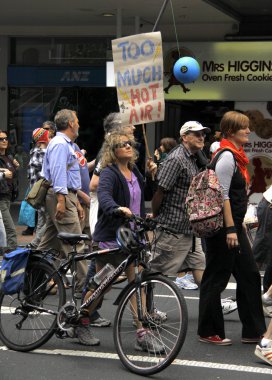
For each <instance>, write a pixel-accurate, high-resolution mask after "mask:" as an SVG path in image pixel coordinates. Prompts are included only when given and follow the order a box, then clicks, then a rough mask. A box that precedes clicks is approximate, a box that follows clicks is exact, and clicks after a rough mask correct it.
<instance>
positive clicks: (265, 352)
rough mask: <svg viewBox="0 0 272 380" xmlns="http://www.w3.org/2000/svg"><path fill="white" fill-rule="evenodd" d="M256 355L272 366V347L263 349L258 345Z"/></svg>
mask: <svg viewBox="0 0 272 380" xmlns="http://www.w3.org/2000/svg"><path fill="white" fill-rule="evenodd" d="M254 354H255V355H256V356H258V358H260V359H262V360H264V361H265V362H266V363H268V364H270V365H272V347H261V346H259V345H257V346H256V349H255V352H254Z"/></svg>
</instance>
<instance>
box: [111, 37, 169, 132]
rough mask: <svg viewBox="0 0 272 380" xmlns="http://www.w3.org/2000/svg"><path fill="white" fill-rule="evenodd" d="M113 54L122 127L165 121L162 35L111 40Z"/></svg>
mask: <svg viewBox="0 0 272 380" xmlns="http://www.w3.org/2000/svg"><path fill="white" fill-rule="evenodd" d="M112 54H113V60H114V74H115V85H116V88H117V95H118V103H119V108H120V113H121V118H122V125H133V124H143V123H151V122H154V121H159V120H164V93H163V58H162V40H161V33H160V32H154V33H143V34H137V35H132V36H128V37H123V38H118V39H116V40H113V41H112Z"/></svg>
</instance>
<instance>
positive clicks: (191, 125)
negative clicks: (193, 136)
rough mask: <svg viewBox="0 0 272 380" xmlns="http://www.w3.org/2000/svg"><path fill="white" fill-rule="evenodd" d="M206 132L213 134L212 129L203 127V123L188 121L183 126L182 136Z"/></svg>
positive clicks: (181, 129)
mask: <svg viewBox="0 0 272 380" xmlns="http://www.w3.org/2000/svg"><path fill="white" fill-rule="evenodd" d="M202 130H205V131H206V132H208V133H209V132H211V130H210V128H207V127H203V125H202V124H201V123H199V122H198V121H187V122H186V123H185V124H183V126H182V127H181V128H180V135H181V136H182V135H185V133H187V132H197V131H202Z"/></svg>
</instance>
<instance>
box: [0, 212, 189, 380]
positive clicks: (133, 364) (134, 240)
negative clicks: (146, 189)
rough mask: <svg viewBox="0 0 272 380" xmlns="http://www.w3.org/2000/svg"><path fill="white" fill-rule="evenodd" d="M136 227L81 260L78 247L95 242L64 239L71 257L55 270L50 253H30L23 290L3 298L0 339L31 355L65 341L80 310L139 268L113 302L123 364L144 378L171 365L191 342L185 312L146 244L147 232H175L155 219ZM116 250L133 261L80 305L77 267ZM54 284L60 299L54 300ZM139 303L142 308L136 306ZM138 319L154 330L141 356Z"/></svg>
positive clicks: (116, 340) (179, 295)
mask: <svg viewBox="0 0 272 380" xmlns="http://www.w3.org/2000/svg"><path fill="white" fill-rule="evenodd" d="M132 221H133V223H134V229H133V230H132V229H131V228H127V227H125V226H122V227H120V228H119V229H118V231H117V241H118V242H119V245H120V248H114V249H103V250H98V251H95V252H90V253H87V254H78V253H77V250H76V247H77V244H78V243H79V242H80V241H82V240H83V241H84V240H89V239H90V238H89V236H88V235H84V234H81V235H77V234H68V233H60V234H59V235H58V237H59V238H60V239H61V240H62V241H64V242H66V243H69V244H70V245H71V246H72V251H71V254H70V255H69V256H68V258H67V259H64V260H62V261H61V262H60V264H59V265H56V261H55V260H54V257H53V256H52V252H50V251H48V252H39V251H31V254H30V257H29V262H28V266H27V269H26V276H25V283H24V287H23V290H22V291H20V292H19V293H17V294H15V295H12V296H7V295H4V294H3V293H0V339H1V340H2V341H3V343H4V344H5V345H6V346H7V347H8V348H10V349H12V350H16V351H24V352H27V351H31V350H33V349H36V348H38V347H40V346H41V345H43V344H44V343H46V342H47V341H48V340H49V339H50V338H51V337H52V336H53V334H56V336H57V337H61V338H63V337H66V336H67V335H68V334H69V333H71V332H72V331H73V329H74V328H75V326H77V324H78V320H79V316H80V313H81V311H82V310H84V309H86V307H91V306H92V305H95V304H96V303H97V301H98V300H99V299H100V297H101V296H103V294H104V293H105V292H106V291H107V290H108V289H109V288H110V286H111V285H112V284H113V283H114V281H115V280H116V279H117V278H118V276H119V275H120V274H121V273H122V272H123V271H124V270H125V269H126V268H127V267H128V266H129V265H130V264H132V263H134V266H135V280H134V281H133V282H131V283H129V284H128V285H126V286H125V288H124V289H122V290H121V293H120V294H119V295H118V297H117V299H116V300H115V302H114V305H117V311H116V315H115V320H114V327H113V334H114V344H115V347H116V351H117V353H118V355H119V358H120V360H121V362H122V363H123V365H124V366H125V367H126V368H127V369H129V370H130V371H132V372H134V373H137V374H140V375H146V376H147V375H151V374H155V373H157V372H160V371H162V370H163V369H165V368H166V367H167V366H169V365H170V364H171V363H172V362H173V360H174V359H175V358H176V356H177V355H178V353H179V352H180V349H181V347H182V345H183V343H184V340H185V337H186V332H187V324H188V312H187V306H186V302H185V300H184V297H183V295H182V293H181V291H180V289H179V288H178V287H177V286H176V285H175V283H174V282H173V281H171V280H170V279H168V278H167V277H165V276H163V275H161V274H159V273H153V272H152V271H151V270H150V265H149V263H148V259H147V258H148V256H149V255H150V244H151V243H150V242H149V241H148V240H146V234H147V231H148V230H150V231H153V233H154V231H155V229H156V230H158V229H159V230H161V231H165V232H167V233H169V234H171V233H172V234H173V231H171V230H169V229H168V228H166V227H164V226H162V225H160V224H158V223H157V222H155V221H153V220H152V219H150V220H148V219H146V220H144V219H141V218H139V217H135V216H134V217H133V218H132ZM130 222H131V220H130ZM155 239H156V236H155ZM156 240H158V239H156ZM118 252H126V253H127V257H126V258H125V259H124V260H123V261H122V262H121V264H120V265H119V266H118V267H116V268H115V269H114V271H113V272H112V273H111V274H110V275H109V276H108V277H106V278H105V279H104V280H103V281H102V283H101V284H100V285H99V286H98V288H97V289H96V290H95V291H94V292H93V294H92V295H91V296H90V297H89V298H88V299H87V301H85V302H84V303H83V304H82V305H81V306H80V307H77V305H76V300H75V297H74V291H75V263H76V262H77V261H80V260H84V259H91V258H94V257H97V255H99V254H108V255H110V254H116V253H118ZM139 266H141V267H142V268H143V269H142V271H138V268H139ZM69 269H71V271H72V287H71V289H72V297H71V299H70V300H69V301H67V302H66V289H65V287H64V278H63V276H65V275H66V274H67V272H68V270H69ZM55 286H57V294H55V295H50V291H51V290H52V289H53V288H54V287H55ZM135 300H136V305H137V306H136V307H135V306H133V305H135ZM161 311H163V312H164V313H162V312H161ZM137 320H138V323H139V321H140V322H141V324H142V326H143V328H144V329H146V331H147V332H148V336H149V343H150V342H151V344H149V347H147V348H146V349H145V350H142V351H141V354H139V352H138V351H136V350H137V349H139V347H137V339H136V329H135V327H134V326H133V325H135V321H137ZM150 345H151V347H150ZM157 346H159V347H160V349H159V350H158V349H157V348H156V347H157ZM152 347H154V348H153V349H152ZM135 349H136V350H135Z"/></svg>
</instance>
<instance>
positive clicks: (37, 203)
mask: <svg viewBox="0 0 272 380" xmlns="http://www.w3.org/2000/svg"><path fill="white" fill-rule="evenodd" d="M50 186H51V182H49V181H47V180H46V179H45V178H40V179H39V180H38V181H37V182H35V183H34V185H33V186H32V188H31V189H30V191H29V193H28V194H27V196H26V197H25V200H26V202H27V203H29V204H30V205H31V206H32V207H33V208H35V209H39V208H41V207H42V206H44V205H45V198H46V194H47V191H48V189H49V187H50Z"/></svg>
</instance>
